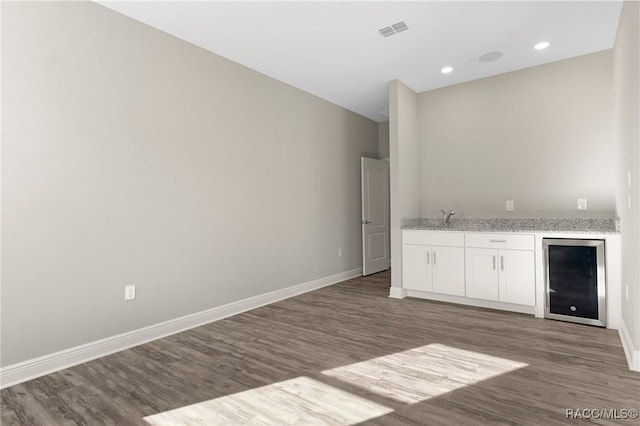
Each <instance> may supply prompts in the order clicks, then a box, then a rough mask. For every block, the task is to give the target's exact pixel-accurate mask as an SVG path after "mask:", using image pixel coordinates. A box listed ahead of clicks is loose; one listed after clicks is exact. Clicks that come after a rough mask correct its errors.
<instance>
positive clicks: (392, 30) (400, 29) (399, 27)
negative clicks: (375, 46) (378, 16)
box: [378, 21, 409, 37]
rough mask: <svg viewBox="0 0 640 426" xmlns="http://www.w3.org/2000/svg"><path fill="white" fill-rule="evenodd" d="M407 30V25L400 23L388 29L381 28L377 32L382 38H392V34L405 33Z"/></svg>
mask: <svg viewBox="0 0 640 426" xmlns="http://www.w3.org/2000/svg"><path fill="white" fill-rule="evenodd" d="M408 29H409V27H408V26H407V24H405V23H404V21H400V22H398V23H397V24H393V25H391V26H390V27H384V28H381V29H379V30H378V31H379V32H380V34H382V35H383V36H384V37H390V36H392V35H394V34H397V33H401V32H403V31H407V30H408Z"/></svg>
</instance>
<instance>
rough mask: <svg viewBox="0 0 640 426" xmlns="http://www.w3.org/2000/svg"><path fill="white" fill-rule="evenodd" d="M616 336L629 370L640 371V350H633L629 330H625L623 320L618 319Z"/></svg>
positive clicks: (625, 326)
mask: <svg viewBox="0 0 640 426" xmlns="http://www.w3.org/2000/svg"><path fill="white" fill-rule="evenodd" d="M618 334H619V335H620V341H621V342H622V349H624V356H625V357H626V358H627V364H629V369H630V370H633V371H640V350H638V349H635V348H634V346H633V340H631V336H630V335H629V330H627V325H626V324H625V323H624V319H623V318H620V322H619V326H618Z"/></svg>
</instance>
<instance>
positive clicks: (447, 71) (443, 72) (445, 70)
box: [440, 67, 453, 74]
mask: <svg viewBox="0 0 640 426" xmlns="http://www.w3.org/2000/svg"><path fill="white" fill-rule="evenodd" d="M451 71H453V68H452V67H443V68H442V69H441V70H440V72H441V73H442V74H449V73H450V72H451Z"/></svg>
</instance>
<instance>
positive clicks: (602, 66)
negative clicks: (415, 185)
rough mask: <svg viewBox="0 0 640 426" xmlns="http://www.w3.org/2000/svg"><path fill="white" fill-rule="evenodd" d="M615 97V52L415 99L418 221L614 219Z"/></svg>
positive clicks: (487, 80) (486, 79)
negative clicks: (444, 216) (449, 215)
mask: <svg viewBox="0 0 640 426" xmlns="http://www.w3.org/2000/svg"><path fill="white" fill-rule="evenodd" d="M611 94H612V67H611V51H603V52H599V53H594V54H590V55H585V56H581V57H576V58H572V59H568V60H564V61H560V62H555V63H551V64H547V65H542V66H537V67H533V68H528V69H525V70H521V71H515V72H510V73H506V74H501V75H498V76H495V77H490V78H484V79H481V80H476V81H472V82H468V83H463V84H459V85H455V86H450V87H446V88H442V89H438V90H433V91H429V92H424V93H420V94H419V96H418V115H419V119H418V122H419V124H418V135H419V140H420V147H419V153H420V154H419V155H420V215H421V216H437V215H439V209H441V208H442V209H449V208H455V209H456V211H457V212H458V215H457V217H483V216H497V217H527V216H536V217H545V216H553V217H566V216H569V217H584V216H590V217H594V216H595V217H598V216H605V217H611V216H613V215H615V199H614V198H615V197H614V183H613V182H614V160H615V158H614V157H615V156H614V152H613V150H612V145H613V143H614V141H613V140H612V136H611V135H612V102H613V100H612V95H611ZM578 198H587V199H588V207H589V210H588V211H586V212H582V211H578V210H577V209H576V203H577V199H578ZM506 200H514V201H515V207H516V210H515V211H514V212H506V211H505V201H506Z"/></svg>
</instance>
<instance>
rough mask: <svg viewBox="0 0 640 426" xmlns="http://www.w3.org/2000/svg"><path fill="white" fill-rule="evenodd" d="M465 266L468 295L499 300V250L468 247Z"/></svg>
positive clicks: (475, 297)
mask: <svg viewBox="0 0 640 426" xmlns="http://www.w3.org/2000/svg"><path fill="white" fill-rule="evenodd" d="M465 267H466V272H467V297H472V298H474V299H483V300H495V301H497V300H498V250H494V249H486V248H468V249H467V252H466V261H465Z"/></svg>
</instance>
